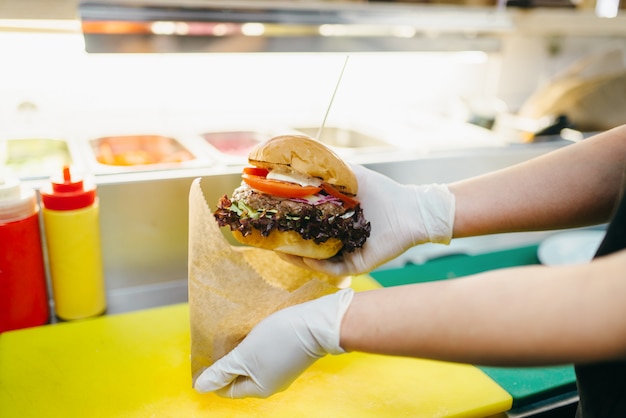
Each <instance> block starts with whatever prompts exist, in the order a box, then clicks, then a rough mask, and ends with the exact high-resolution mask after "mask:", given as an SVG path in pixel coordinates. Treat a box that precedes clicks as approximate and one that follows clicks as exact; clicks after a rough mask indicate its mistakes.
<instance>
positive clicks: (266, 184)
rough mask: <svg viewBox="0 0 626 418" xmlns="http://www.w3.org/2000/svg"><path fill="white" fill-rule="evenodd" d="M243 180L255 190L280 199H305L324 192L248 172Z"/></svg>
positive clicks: (319, 188)
mask: <svg viewBox="0 0 626 418" xmlns="http://www.w3.org/2000/svg"><path fill="white" fill-rule="evenodd" d="M241 178H242V179H243V181H245V182H246V184H248V186H250V187H252V188H253V189H256V190H258V191H260V192H263V193H267V194H271V195H273V196H278V197H304V196H310V195H313V194H315V193H318V192H319V191H320V190H322V188H321V187H316V186H300V185H299V184H296V183H288V182H286V181H280V180H272V179H268V178H265V177H262V176H256V175H254V174H248V173H246V172H244V173H243V175H242V176H241Z"/></svg>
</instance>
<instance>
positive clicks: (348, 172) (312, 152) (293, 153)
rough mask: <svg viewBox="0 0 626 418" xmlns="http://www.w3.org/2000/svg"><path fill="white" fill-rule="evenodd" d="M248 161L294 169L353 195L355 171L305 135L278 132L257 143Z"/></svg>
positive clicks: (280, 168)
mask: <svg viewBox="0 0 626 418" xmlns="http://www.w3.org/2000/svg"><path fill="white" fill-rule="evenodd" d="M248 162H249V163H250V164H251V165H253V166H256V167H261V168H265V169H268V170H280V171H287V172H289V171H295V172H298V173H303V174H306V175H308V176H311V177H317V178H320V179H322V180H323V181H325V182H326V183H328V184H331V185H332V186H334V187H335V188H336V189H337V190H339V191H341V192H342V193H346V194H350V195H356V194H357V191H358V183H357V180H356V176H355V175H354V172H353V171H352V169H351V168H350V166H349V165H348V164H346V163H345V162H344V161H343V160H342V159H341V158H340V157H339V156H338V155H337V154H335V153H334V152H333V151H332V150H331V149H330V148H328V147H327V146H326V145H324V144H322V143H321V142H320V141H317V140H315V139H313V138H310V137H308V136H305V135H281V136H277V137H274V138H271V139H269V140H267V141H265V142H262V143H260V144H258V145H257V146H256V147H255V148H253V149H252V151H250V154H249V155H248Z"/></svg>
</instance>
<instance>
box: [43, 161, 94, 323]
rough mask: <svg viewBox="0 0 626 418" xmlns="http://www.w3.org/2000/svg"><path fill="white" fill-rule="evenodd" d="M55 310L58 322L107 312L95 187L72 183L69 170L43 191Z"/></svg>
mask: <svg viewBox="0 0 626 418" xmlns="http://www.w3.org/2000/svg"><path fill="white" fill-rule="evenodd" d="M40 193H41V202H42V212H43V223H44V229H45V232H46V245H47V249H48V262H49V264H50V281H51V283H52V296H53V299H54V309H55V312H56V315H57V316H58V317H59V318H60V319H64V320H73V319H82V318H89V317H92V316H96V315H100V314H102V313H103V312H104V311H105V309H106V294H105V283H104V271H103V266H102V255H101V245H100V222H99V204H98V197H97V195H96V187H95V185H93V184H86V183H85V182H84V181H83V179H81V178H74V177H72V174H71V172H70V168H69V167H67V166H66V167H64V168H63V177H62V178H60V179H58V178H57V179H55V178H52V179H51V183H50V184H49V185H48V187H46V188H43V189H42V190H41V191H40Z"/></svg>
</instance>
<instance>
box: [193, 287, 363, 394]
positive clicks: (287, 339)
mask: <svg viewBox="0 0 626 418" xmlns="http://www.w3.org/2000/svg"><path fill="white" fill-rule="evenodd" d="M353 295H354V291H353V290H352V289H343V290H340V291H339V292H337V293H334V294H331V295H327V296H323V297H321V298H319V299H315V300H312V301H309V302H306V303H303V304H300V305H294V306H291V307H288V308H285V309H282V310H280V311H278V312H275V313H273V314H272V315H270V316H268V317H267V318H265V319H264V320H262V321H261V322H259V323H258V324H257V326H256V327H254V328H253V329H252V331H251V332H250V334H248V336H247V337H246V338H245V339H244V340H243V341H242V342H241V343H240V344H239V345H238V346H237V347H235V348H234V349H233V350H232V351H231V352H230V353H228V354H227V355H225V356H224V357H222V358H221V359H219V360H218V361H216V362H215V363H214V364H213V365H212V366H211V367H209V368H207V369H206V370H204V371H203V372H202V374H200V376H198V378H197V379H196V381H195V383H194V388H195V389H196V390H197V391H198V392H200V393H205V392H216V393H217V394H218V395H220V396H223V397H226V398H244V397H257V398H266V397H268V396H270V395H272V394H274V393H276V392H280V391H283V390H285V389H287V387H289V385H291V383H292V382H293V381H294V380H295V379H296V378H297V377H298V376H299V375H300V374H301V373H302V372H303V371H305V370H306V369H307V368H308V367H309V366H311V365H312V364H313V363H314V362H315V361H316V360H317V359H319V358H321V357H323V356H325V355H326V354H341V353H344V352H345V351H344V350H343V349H342V348H341V347H340V345H339V337H340V335H339V334H340V328H341V321H342V320H343V316H344V314H345V312H346V311H347V309H348V306H350V303H351V302H352V297H353Z"/></svg>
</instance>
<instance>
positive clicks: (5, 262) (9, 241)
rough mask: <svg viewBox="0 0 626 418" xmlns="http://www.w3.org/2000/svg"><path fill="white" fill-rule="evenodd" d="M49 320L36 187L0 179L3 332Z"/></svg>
mask: <svg viewBox="0 0 626 418" xmlns="http://www.w3.org/2000/svg"><path fill="white" fill-rule="evenodd" d="M48 319H49V303H48V294H47V287H46V275H45V268H44V258H43V250H42V246H41V232H40V228H39V207H38V205H37V200H36V196H35V193H34V191H33V190H29V189H26V188H23V187H22V186H21V185H20V183H19V182H18V181H16V180H9V181H4V182H2V181H0V332H3V331H9V330H14V329H20V328H27V327H33V326H37V325H43V324H46V323H47V322H48Z"/></svg>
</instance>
